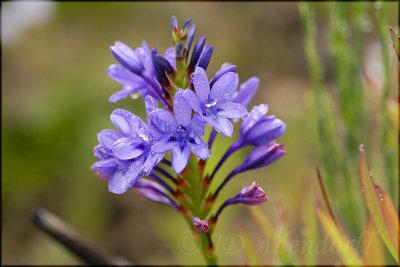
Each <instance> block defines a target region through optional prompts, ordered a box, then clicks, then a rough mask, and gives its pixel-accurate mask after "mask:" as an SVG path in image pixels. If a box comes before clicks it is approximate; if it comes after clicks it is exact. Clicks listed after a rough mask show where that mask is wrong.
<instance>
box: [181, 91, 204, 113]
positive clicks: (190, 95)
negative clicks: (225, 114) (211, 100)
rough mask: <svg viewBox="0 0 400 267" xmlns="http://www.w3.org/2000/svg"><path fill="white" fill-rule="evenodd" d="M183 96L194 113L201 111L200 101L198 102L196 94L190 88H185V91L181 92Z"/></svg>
mask: <svg viewBox="0 0 400 267" xmlns="http://www.w3.org/2000/svg"><path fill="white" fill-rule="evenodd" d="M183 97H184V98H185V99H186V101H187V102H188V103H189V105H190V106H191V107H192V109H193V110H194V111H195V112H196V113H201V112H202V108H201V107H202V103H201V102H200V100H199V98H198V96H197V95H196V94H195V93H194V92H193V91H192V90H190V89H186V90H185V92H183Z"/></svg>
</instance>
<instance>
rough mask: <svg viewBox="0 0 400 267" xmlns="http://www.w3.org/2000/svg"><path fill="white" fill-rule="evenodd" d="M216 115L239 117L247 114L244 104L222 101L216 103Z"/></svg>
mask: <svg viewBox="0 0 400 267" xmlns="http://www.w3.org/2000/svg"><path fill="white" fill-rule="evenodd" d="M217 109H218V110H219V111H218V112H217V114H218V115H220V116H223V117H225V118H231V119H240V118H242V117H243V116H245V115H246V114H247V110H246V108H245V107H244V106H242V105H241V104H238V103H233V102H223V103H218V104H217Z"/></svg>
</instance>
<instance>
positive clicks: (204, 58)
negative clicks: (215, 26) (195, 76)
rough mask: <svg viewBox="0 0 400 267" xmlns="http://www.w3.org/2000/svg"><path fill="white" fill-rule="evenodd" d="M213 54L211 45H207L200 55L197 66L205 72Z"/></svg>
mask: <svg viewBox="0 0 400 267" xmlns="http://www.w3.org/2000/svg"><path fill="white" fill-rule="evenodd" d="M213 52H214V47H213V46H212V45H208V46H207V47H206V48H205V49H204V51H203V53H202V54H201V57H200V59H199V64H197V66H198V67H200V68H203V69H204V70H206V69H207V67H208V64H209V63H210V60H211V56H212V54H213Z"/></svg>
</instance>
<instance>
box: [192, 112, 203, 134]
mask: <svg viewBox="0 0 400 267" xmlns="http://www.w3.org/2000/svg"><path fill="white" fill-rule="evenodd" d="M205 124H206V123H205V121H204V120H203V118H202V117H200V116H199V115H197V114H195V115H194V116H193V118H192V121H191V122H190V129H191V130H192V131H193V132H194V134H195V135H196V136H203V135H204V127H205Z"/></svg>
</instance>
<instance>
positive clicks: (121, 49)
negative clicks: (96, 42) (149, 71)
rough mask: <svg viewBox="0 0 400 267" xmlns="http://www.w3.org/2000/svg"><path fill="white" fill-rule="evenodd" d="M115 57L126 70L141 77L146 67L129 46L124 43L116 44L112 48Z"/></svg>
mask: <svg viewBox="0 0 400 267" xmlns="http://www.w3.org/2000/svg"><path fill="white" fill-rule="evenodd" d="M110 50H111V53H112V54H113V56H114V57H115V58H116V59H117V60H118V61H119V63H121V64H122V65H123V66H124V67H125V68H127V69H128V70H130V71H131V72H133V73H135V74H137V75H141V73H142V71H143V69H144V67H143V65H142V64H141V62H140V60H139V59H138V57H137V55H136V54H135V51H133V50H132V49H131V48H130V47H129V46H127V45H125V44H124V43H122V42H119V41H117V42H115V45H113V46H111V47H110Z"/></svg>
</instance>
